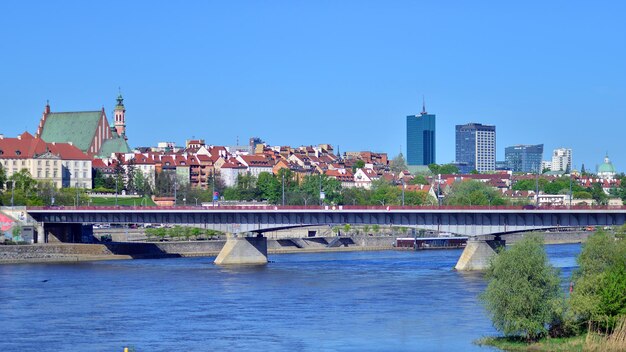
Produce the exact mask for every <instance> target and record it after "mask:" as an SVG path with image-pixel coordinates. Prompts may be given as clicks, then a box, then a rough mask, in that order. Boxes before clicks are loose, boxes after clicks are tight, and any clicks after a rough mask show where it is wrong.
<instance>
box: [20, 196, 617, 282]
mask: <svg viewBox="0 0 626 352" xmlns="http://www.w3.org/2000/svg"><path fill="white" fill-rule="evenodd" d="M26 211H27V213H28V215H29V216H30V217H32V218H33V219H34V220H35V221H37V222H38V223H39V226H38V231H37V232H38V236H37V237H38V242H45V239H46V238H48V235H49V234H52V235H55V236H56V237H57V238H59V237H63V238H71V239H77V238H78V239H80V238H81V237H82V235H83V234H84V232H85V231H89V230H91V225H92V224H99V223H118V224H148V223H152V224H180V225H199V226H201V227H204V228H208V229H215V230H219V231H222V232H226V233H227V234H229V239H228V240H227V242H226V244H225V245H224V247H223V248H222V251H221V252H220V254H219V255H218V257H217V258H216V260H215V262H216V263H217V264H265V263H267V240H266V239H265V238H264V237H262V236H256V237H241V236H239V237H234V236H232V235H236V234H240V233H250V232H252V233H257V234H259V235H260V234H262V233H263V232H266V231H272V230H278V229H287V228H295V227H306V226H313V225H317V226H319V225H330V226H332V225H343V224H351V225H357V226H358V225H381V226H402V227H409V228H415V229H425V230H434V231H440V232H449V233H454V234H458V235H463V236H468V237H470V238H471V239H472V240H470V241H468V243H467V246H466V247H465V249H464V251H463V254H462V255H461V257H460V258H459V261H458V263H457V265H456V267H455V268H456V269H458V270H483V269H485V268H486V267H487V265H488V263H489V259H490V258H491V256H493V255H495V254H496V251H497V247H498V246H502V245H504V241H502V240H501V239H500V237H499V236H500V235H505V234H507V233H512V232H520V231H531V230H545V229H554V228H561V227H587V226H621V225H623V224H624V223H625V222H626V208H623V207H619V208H598V207H596V208H544V209H524V208H520V207H398V206H387V207H361V206H333V207H293V206H288V207H279V206H260V207H259V206H257V207H247V206H219V207H29V208H27V210H26ZM488 235H495V236H496V237H495V239H493V240H491V239H486V238H484V236H488ZM479 238H480V239H479Z"/></svg>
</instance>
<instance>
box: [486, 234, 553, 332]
mask: <svg viewBox="0 0 626 352" xmlns="http://www.w3.org/2000/svg"><path fill="white" fill-rule="evenodd" d="M487 278H488V279H489V284H488V286H487V289H486V290H485V292H484V293H483V294H482V295H481V297H480V298H481V300H482V301H483V303H484V305H485V307H486V309H487V311H488V313H489V315H490V317H491V320H492V322H493V325H494V327H495V328H496V329H498V330H499V331H501V332H502V333H503V334H504V335H505V336H507V337H513V336H517V337H521V338H524V339H526V340H528V341H535V340H537V339H539V338H540V337H542V336H545V335H546V334H547V332H548V329H549V327H550V325H551V324H552V323H555V322H558V321H559V320H560V314H561V312H562V307H563V298H562V293H561V290H560V287H559V285H560V278H559V274H558V271H557V270H556V269H555V268H553V267H552V266H551V265H550V264H549V262H548V256H547V255H546V252H545V250H544V247H543V239H542V238H541V237H539V236H528V237H525V238H524V239H523V240H522V241H520V242H518V243H516V244H515V245H514V246H512V247H511V248H510V249H508V250H504V251H502V252H501V253H500V254H499V255H498V256H496V257H495V258H494V260H493V261H492V263H491V265H490V267H489V269H488V271H487Z"/></svg>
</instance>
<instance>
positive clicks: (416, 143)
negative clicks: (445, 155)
mask: <svg viewBox="0 0 626 352" xmlns="http://www.w3.org/2000/svg"><path fill="white" fill-rule="evenodd" d="M406 161H407V164H408V165H428V164H433V163H436V161H435V115H434V114H429V113H427V112H426V109H425V108H423V109H422V112H421V113H420V114H419V115H409V116H407V117H406Z"/></svg>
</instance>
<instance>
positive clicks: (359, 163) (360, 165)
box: [352, 159, 365, 173]
mask: <svg viewBox="0 0 626 352" xmlns="http://www.w3.org/2000/svg"><path fill="white" fill-rule="evenodd" d="M364 167H365V161H363V160H361V159H359V160H357V161H355V162H354V165H352V172H353V173H354V172H356V169H362V168H364Z"/></svg>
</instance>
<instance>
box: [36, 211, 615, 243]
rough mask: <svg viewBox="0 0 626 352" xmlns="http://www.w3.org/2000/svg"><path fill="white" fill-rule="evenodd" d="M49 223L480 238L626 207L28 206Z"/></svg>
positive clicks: (600, 216)
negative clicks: (382, 229) (366, 230)
mask: <svg viewBox="0 0 626 352" xmlns="http://www.w3.org/2000/svg"><path fill="white" fill-rule="evenodd" d="M27 212H28V214H29V215H30V216H32V217H33V218H34V219H35V220H36V221H37V222H39V223H42V224H43V226H44V228H45V227H46V226H53V225H54V226H58V225H60V224H68V225H70V224H75V225H76V224H100V223H118V224H148V223H151V224H180V225H183V224H193V225H201V226H202V227H204V228H208V229H214V230H219V231H222V232H225V233H231V234H238V233H246V232H256V233H263V232H267V231H273V230H280V229H288V228H295V227H306V226H319V225H329V226H334V225H343V224H351V225H357V226H358V225H380V226H398V227H409V228H416V229H424V230H433V231H439V232H448V233H453V234H458V235H462V236H469V237H477V236H486V235H501V234H506V233H511V232H520V231H531V230H545V229H554V228H561V227H586V226H619V225H622V224H624V223H625V222H626V208H570V209H562V208H547V209H522V208H521V207H515V208H514V207H400V206H388V207H362V206H336V207H294V206H285V207H281V206H258V207H247V206H223V207H29V208H27Z"/></svg>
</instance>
